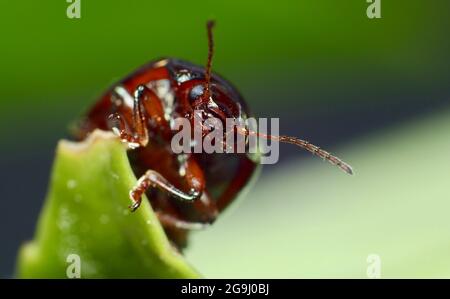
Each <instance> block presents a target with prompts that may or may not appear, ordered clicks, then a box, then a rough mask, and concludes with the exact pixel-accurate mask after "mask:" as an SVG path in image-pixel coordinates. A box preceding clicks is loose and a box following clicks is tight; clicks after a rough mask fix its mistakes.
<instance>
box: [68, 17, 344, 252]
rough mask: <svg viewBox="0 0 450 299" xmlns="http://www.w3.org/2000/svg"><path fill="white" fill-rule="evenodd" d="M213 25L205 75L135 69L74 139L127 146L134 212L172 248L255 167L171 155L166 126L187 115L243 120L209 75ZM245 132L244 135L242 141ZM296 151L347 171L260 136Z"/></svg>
mask: <svg viewBox="0 0 450 299" xmlns="http://www.w3.org/2000/svg"><path fill="white" fill-rule="evenodd" d="M212 27H213V22H208V24H207V29H208V30H207V31H208V41H209V51H208V60H207V65H206V68H202V67H199V66H195V65H192V64H190V63H187V62H184V61H180V60H177V59H171V58H170V59H160V60H157V61H154V62H151V63H150V64H148V65H146V66H144V67H142V68H140V69H139V70H137V71H136V72H135V73H133V74H132V75H131V76H128V77H127V78H125V79H124V80H122V81H121V82H118V83H117V84H115V85H114V86H113V87H112V88H111V89H109V90H108V91H107V92H106V93H105V94H104V95H103V96H102V97H101V99H100V100H99V101H98V102H97V103H96V104H95V106H94V107H93V108H92V109H91V110H90V111H89V112H88V114H87V117H86V118H85V119H84V120H83V121H82V123H81V125H80V127H79V130H78V132H77V137H78V138H80V139H83V138H85V137H86V136H87V135H88V134H89V133H91V132H92V131H93V130H94V129H102V130H113V131H115V132H116V133H117V134H118V135H119V137H120V138H121V139H122V140H123V141H124V142H127V143H128V145H129V146H130V148H132V150H130V151H129V158H130V161H131V165H132V167H133V170H134V172H135V174H136V176H137V177H139V180H138V182H137V185H136V186H135V187H134V188H133V189H132V190H131V191H130V198H131V200H132V205H131V206H130V209H131V210H132V211H134V210H136V209H137V208H138V207H139V205H140V202H141V197H142V195H143V194H144V193H146V194H147V195H148V198H149V199H150V201H151V204H152V207H153V208H154V210H155V212H156V213H157V216H158V218H159V220H160V221H161V224H162V225H163V227H164V229H165V230H166V232H167V234H168V236H169V237H170V238H171V240H172V241H174V242H175V243H176V244H177V245H178V246H183V245H184V244H185V241H186V239H185V238H186V231H187V230H189V229H194V228H199V227H202V226H204V225H206V224H210V223H212V222H213V221H214V220H215V219H216V217H217V215H218V214H219V213H220V212H221V211H222V210H224V209H225V208H226V207H227V206H228V205H229V204H230V202H231V201H232V200H233V199H235V198H236V197H237V195H238V193H239V192H240V191H241V190H242V189H243V187H244V186H245V185H246V184H247V183H248V182H249V180H250V178H251V177H252V174H253V173H254V172H255V169H256V168H257V162H255V161H254V160H252V159H251V158H249V156H248V155H246V154H231V155H230V154H227V155H220V154H205V153H201V154H198V153H192V154H174V153H173V151H172V149H171V146H170V144H171V142H170V140H171V138H172V137H173V135H174V134H175V132H174V131H173V130H172V127H171V120H173V119H175V118H177V117H186V118H188V119H192V118H193V115H192V114H193V111H194V110H201V111H203V112H204V114H205V116H211V115H212V116H215V117H218V118H220V119H223V118H236V119H239V118H241V119H245V118H246V117H247V116H248V115H249V111H248V108H247V106H246V104H245V102H244V100H243V99H242V97H241V96H240V94H239V92H238V91H237V90H236V89H235V88H234V87H233V86H232V85H231V84H230V83H229V82H227V81H225V80H224V79H222V78H221V77H219V76H218V75H216V74H212V72H211V62H212V56H213V53H214V46H213V38H212ZM250 133H251V132H249V131H246V132H244V134H247V136H248V135H249V134H250ZM262 137H264V138H271V139H274V140H277V141H281V142H287V143H292V144H295V145H298V146H300V147H302V148H304V149H306V150H308V151H310V152H311V153H313V154H315V155H317V156H319V157H321V158H323V159H325V160H327V161H329V162H331V163H332V164H335V165H337V166H339V167H340V168H341V169H342V170H344V171H345V172H347V173H350V174H351V173H352V170H351V167H350V166H349V165H347V164H346V163H344V162H342V161H341V160H339V159H338V158H336V157H334V156H332V155H331V154H329V153H328V152H326V151H324V150H322V149H320V148H319V147H317V146H314V145H312V144H310V143H309V142H307V141H304V140H301V139H298V138H293V137H286V136H268V135H264V136H262Z"/></svg>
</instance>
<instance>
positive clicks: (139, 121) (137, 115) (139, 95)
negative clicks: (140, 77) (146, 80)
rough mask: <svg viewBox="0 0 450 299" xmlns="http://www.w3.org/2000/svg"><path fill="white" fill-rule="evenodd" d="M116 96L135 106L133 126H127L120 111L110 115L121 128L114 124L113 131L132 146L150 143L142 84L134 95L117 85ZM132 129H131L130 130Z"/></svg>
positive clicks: (142, 145) (123, 101)
mask: <svg viewBox="0 0 450 299" xmlns="http://www.w3.org/2000/svg"><path fill="white" fill-rule="evenodd" d="M114 94H115V96H117V97H118V99H119V100H120V101H121V102H122V103H125V104H127V105H132V106H133V114H132V120H131V128H127V126H126V122H125V120H124V118H123V117H121V115H120V114H119V113H114V114H111V115H110V116H109V118H110V119H112V120H113V121H116V122H118V123H119V128H117V127H116V126H113V131H114V132H115V133H116V134H117V135H118V136H119V137H120V139H121V140H123V141H125V142H127V143H128V146H129V147H130V148H133V149H134V148H137V147H144V146H146V145H147V143H148V139H149V137H148V129H147V117H146V115H145V114H144V111H143V110H144V108H143V105H142V101H143V98H144V89H143V87H142V86H141V85H140V86H138V88H136V90H135V92H134V97H131V95H130V94H129V93H128V91H127V90H126V89H125V88H124V87H123V86H117V87H116V88H115V89H114ZM130 129H131V130H130Z"/></svg>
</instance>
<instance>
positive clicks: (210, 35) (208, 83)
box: [205, 20, 215, 100]
mask: <svg viewBox="0 0 450 299" xmlns="http://www.w3.org/2000/svg"><path fill="white" fill-rule="evenodd" d="M214 25H215V22H214V21H213V20H209V21H208V22H207V23H206V29H207V31H208V61H207V62H206V70H205V81H206V87H205V96H206V99H208V100H209V98H210V96H211V95H210V90H211V65H212V58H213V54H214V38H213V32H212V29H213V27H214Z"/></svg>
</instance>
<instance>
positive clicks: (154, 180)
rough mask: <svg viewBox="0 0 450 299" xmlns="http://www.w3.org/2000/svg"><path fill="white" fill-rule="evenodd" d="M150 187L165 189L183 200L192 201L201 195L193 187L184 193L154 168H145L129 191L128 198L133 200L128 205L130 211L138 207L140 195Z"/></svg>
mask: <svg viewBox="0 0 450 299" xmlns="http://www.w3.org/2000/svg"><path fill="white" fill-rule="evenodd" d="M150 187H153V188H158V189H160V190H163V191H166V192H167V193H169V194H170V195H172V196H175V197H177V198H179V199H180V200H183V201H194V200H196V199H198V198H200V196H201V192H200V191H198V190H195V189H193V188H192V189H191V190H190V191H189V193H185V192H183V191H181V190H179V189H178V188H176V187H175V186H174V185H172V184H171V183H170V182H169V181H167V180H166V179H165V178H164V177H163V176H162V175H161V174H159V173H158V172H156V171H154V170H147V172H146V173H145V174H144V175H143V176H141V177H140V178H139V180H138V181H137V184H136V185H135V186H134V187H133V189H131V191H130V198H131V200H132V201H133V203H132V205H131V206H130V207H129V208H130V209H131V211H135V210H136V209H137V208H139V206H140V205H141V200H142V195H143V194H144V193H145V192H146V191H147V189H148V188H150Z"/></svg>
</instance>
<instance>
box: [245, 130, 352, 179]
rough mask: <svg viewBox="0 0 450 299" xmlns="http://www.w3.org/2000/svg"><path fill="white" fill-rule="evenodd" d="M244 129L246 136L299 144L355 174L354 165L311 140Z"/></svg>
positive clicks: (345, 170)
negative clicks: (310, 141)
mask: <svg viewBox="0 0 450 299" xmlns="http://www.w3.org/2000/svg"><path fill="white" fill-rule="evenodd" d="M239 131H241V130H238V132H239ZM243 131H244V132H241V133H242V134H245V135H246V136H250V135H254V136H255V135H256V136H258V137H261V138H264V139H270V140H275V141H278V142H284V143H290V144H294V145H296V146H299V147H301V148H303V149H305V150H307V151H308V152H310V153H312V154H313V155H315V156H317V157H320V158H322V159H324V160H325V161H328V162H330V163H331V164H333V165H336V166H337V167H339V168H340V169H341V170H343V171H344V172H346V173H348V174H353V169H352V167H351V166H350V165H349V164H347V163H345V162H344V161H342V160H341V159H339V158H338V157H336V156H333V155H332V154H330V153H329V152H327V151H325V150H323V149H321V148H320V147H318V146H317V145H314V144H312V143H309V141H306V140H303V139H300V138H297V137H291V136H275V135H267V134H262V133H258V132H254V131H250V130H248V129H243Z"/></svg>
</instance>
